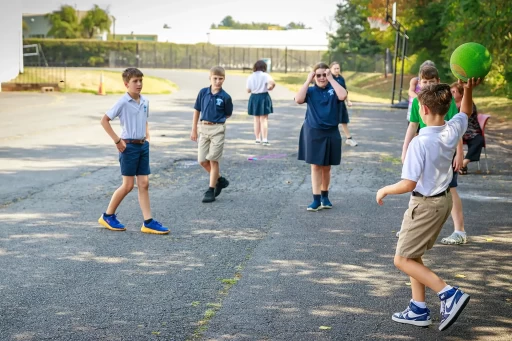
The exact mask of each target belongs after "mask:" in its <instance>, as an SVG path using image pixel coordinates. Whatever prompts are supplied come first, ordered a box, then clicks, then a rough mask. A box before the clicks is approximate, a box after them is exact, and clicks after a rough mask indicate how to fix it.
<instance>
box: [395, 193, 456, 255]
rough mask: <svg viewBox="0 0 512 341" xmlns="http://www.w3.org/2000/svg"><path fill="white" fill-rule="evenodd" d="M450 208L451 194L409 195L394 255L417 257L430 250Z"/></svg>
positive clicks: (448, 214)
mask: <svg viewBox="0 0 512 341" xmlns="http://www.w3.org/2000/svg"><path fill="white" fill-rule="evenodd" d="M451 210H452V194H451V193H450V192H448V194H446V195H443V196H440V197H435V198H423V197H414V196H411V200H410V201H409V208H408V209H407V211H405V214H404V220H403V221H402V228H401V230H400V237H399V238H398V244H397V246H396V255H398V256H401V257H405V258H419V257H421V256H423V254H424V253H425V251H427V250H430V249H431V248H432V247H433V246H434V244H435V242H436V239H437V237H438V236H439V233H440V232H441V229H442V228H443V225H444V223H445V222H446V220H447V219H448V217H449V216H450V212H451Z"/></svg>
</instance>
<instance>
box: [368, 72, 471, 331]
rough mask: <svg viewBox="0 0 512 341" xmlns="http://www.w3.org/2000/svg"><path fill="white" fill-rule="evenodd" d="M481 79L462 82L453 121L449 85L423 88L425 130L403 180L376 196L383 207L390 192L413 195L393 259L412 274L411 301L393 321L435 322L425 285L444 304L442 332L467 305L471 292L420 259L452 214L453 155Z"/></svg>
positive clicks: (409, 151)
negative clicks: (447, 118)
mask: <svg viewBox="0 0 512 341" xmlns="http://www.w3.org/2000/svg"><path fill="white" fill-rule="evenodd" d="M479 81H480V80H478V81H475V80H474V79H469V80H468V83H466V84H464V87H465V91H464V97H463V99H462V104H461V113H459V114H457V115H455V116H454V117H453V118H452V119H451V120H450V121H449V122H445V120H444V116H445V114H446V113H447V112H448V110H449V108H450V104H451V101H452V94H451V92H450V86H449V85H447V84H432V85H427V86H425V87H423V88H422V89H421V91H420V93H419V94H418V100H419V103H420V115H421V118H422V120H423V122H425V124H426V127H425V128H423V129H421V130H420V133H419V135H418V136H416V137H414V138H413V139H412V141H411V143H410V145H409V148H408V149H407V154H406V156H405V160H404V165H403V169H402V180H401V181H400V182H398V183H396V184H394V185H390V186H386V187H383V188H381V189H380V190H379V191H378V192H377V196H376V200H377V203H378V204H379V205H383V201H382V200H383V199H384V198H385V197H386V196H387V195H389V194H403V193H408V192H411V191H412V195H411V199H410V201H409V208H408V209H407V211H406V212H405V214H404V219H403V221H402V229H401V232H400V236H399V239H398V244H397V248H396V254H395V258H394V263H395V266H396V267H397V268H398V269H400V270H401V271H403V272H405V273H406V274H407V275H409V276H410V279H411V289H412V299H411V301H410V303H409V306H408V307H407V309H405V310H404V311H402V312H398V313H395V314H393V316H392V319H393V321H396V322H399V323H406V324H412V325H415V326H422V327H424V326H428V325H430V324H432V320H431V318H430V310H429V309H428V308H427V306H426V303H425V287H429V288H431V289H432V290H434V291H436V292H437V293H438V296H439V299H440V300H441V323H440V325H439V330H445V329H446V328H448V327H450V326H451V325H452V324H453V323H454V322H455V321H456V320H457V317H458V316H459V315H460V313H461V312H462V310H463V309H464V307H465V306H466V304H467V303H468V302H469V295H468V294H466V293H464V292H463V291H462V290H460V289H459V288H458V287H452V286H450V285H448V284H446V282H445V281H443V280H442V279H441V278H439V277H438V276H437V275H436V274H435V273H434V272H432V270H430V269H429V268H427V267H426V266H425V265H423V261H422V256H423V254H424V253H425V251H426V250H429V249H431V248H432V247H433V246H434V243H435V241H436V239H437V237H438V235H439V232H440V231H441V228H442V227H443V224H444V223H445V222H446V219H448V216H449V215H450V211H451V208H452V195H451V193H450V189H449V184H450V181H451V180H452V177H453V169H452V159H453V154H454V152H455V149H456V147H457V144H458V143H459V140H460V139H461V137H462V135H463V134H464V132H465V131H466V129H467V126H468V115H470V114H471V111H472V106H473V100H472V91H473V87H474V86H476V85H477V84H478V83H479ZM459 82H460V81H459Z"/></svg>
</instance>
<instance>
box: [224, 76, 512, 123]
mask: <svg viewBox="0 0 512 341" xmlns="http://www.w3.org/2000/svg"><path fill="white" fill-rule="evenodd" d="M228 74H237V75H245V76H248V75H249V73H242V72H241V71H229V72H228ZM271 75H272V77H273V78H274V80H275V81H276V83H277V84H278V85H281V86H284V87H286V88H288V89H290V90H291V91H293V92H297V91H299V89H300V88H301V86H302V84H304V82H305V81H306V78H307V74H306V73H280V72H272V73H271ZM343 77H345V81H346V82H347V88H348V90H349V95H348V97H349V99H350V100H351V101H354V102H367V103H381V104H391V90H392V88H393V79H392V76H391V75H389V76H388V78H384V75H383V74H380V73H365V72H352V71H347V72H344V73H343ZM413 77H415V75H406V76H404V81H403V85H402V91H403V92H402V93H403V95H405V96H407V90H408V89H409V82H410V80H411V78H413ZM396 81H397V83H396V88H398V89H399V87H400V79H399V77H397V80H396ZM473 99H474V101H475V104H476V106H477V107H478V111H479V112H482V113H486V114H490V115H492V116H493V117H494V118H496V119H498V120H499V121H501V122H505V121H510V120H512V111H511V110H510V107H512V100H511V99H508V98H506V97H500V96H495V95H493V94H492V92H491V89H490V88H489V87H488V86H486V85H485V84H482V85H480V86H479V87H477V88H476V89H475V91H474V94H473Z"/></svg>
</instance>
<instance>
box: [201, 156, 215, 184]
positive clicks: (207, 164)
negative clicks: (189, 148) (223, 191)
mask: <svg viewBox="0 0 512 341" xmlns="http://www.w3.org/2000/svg"><path fill="white" fill-rule="evenodd" d="M200 165H201V166H202V167H203V168H204V170H205V171H207V172H208V173H209V174H210V187H215V186H216V185H217V181H218V180H219V177H220V167H219V162H218V161H210V160H206V161H203V162H200Z"/></svg>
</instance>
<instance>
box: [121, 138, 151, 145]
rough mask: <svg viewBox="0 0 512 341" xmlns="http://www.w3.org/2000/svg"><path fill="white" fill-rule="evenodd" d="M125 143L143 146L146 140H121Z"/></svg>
mask: <svg viewBox="0 0 512 341" xmlns="http://www.w3.org/2000/svg"><path fill="white" fill-rule="evenodd" d="M123 141H124V142H126V143H135V144H144V143H145V142H146V139H145V138H143V139H142V140H134V139H123Z"/></svg>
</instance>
